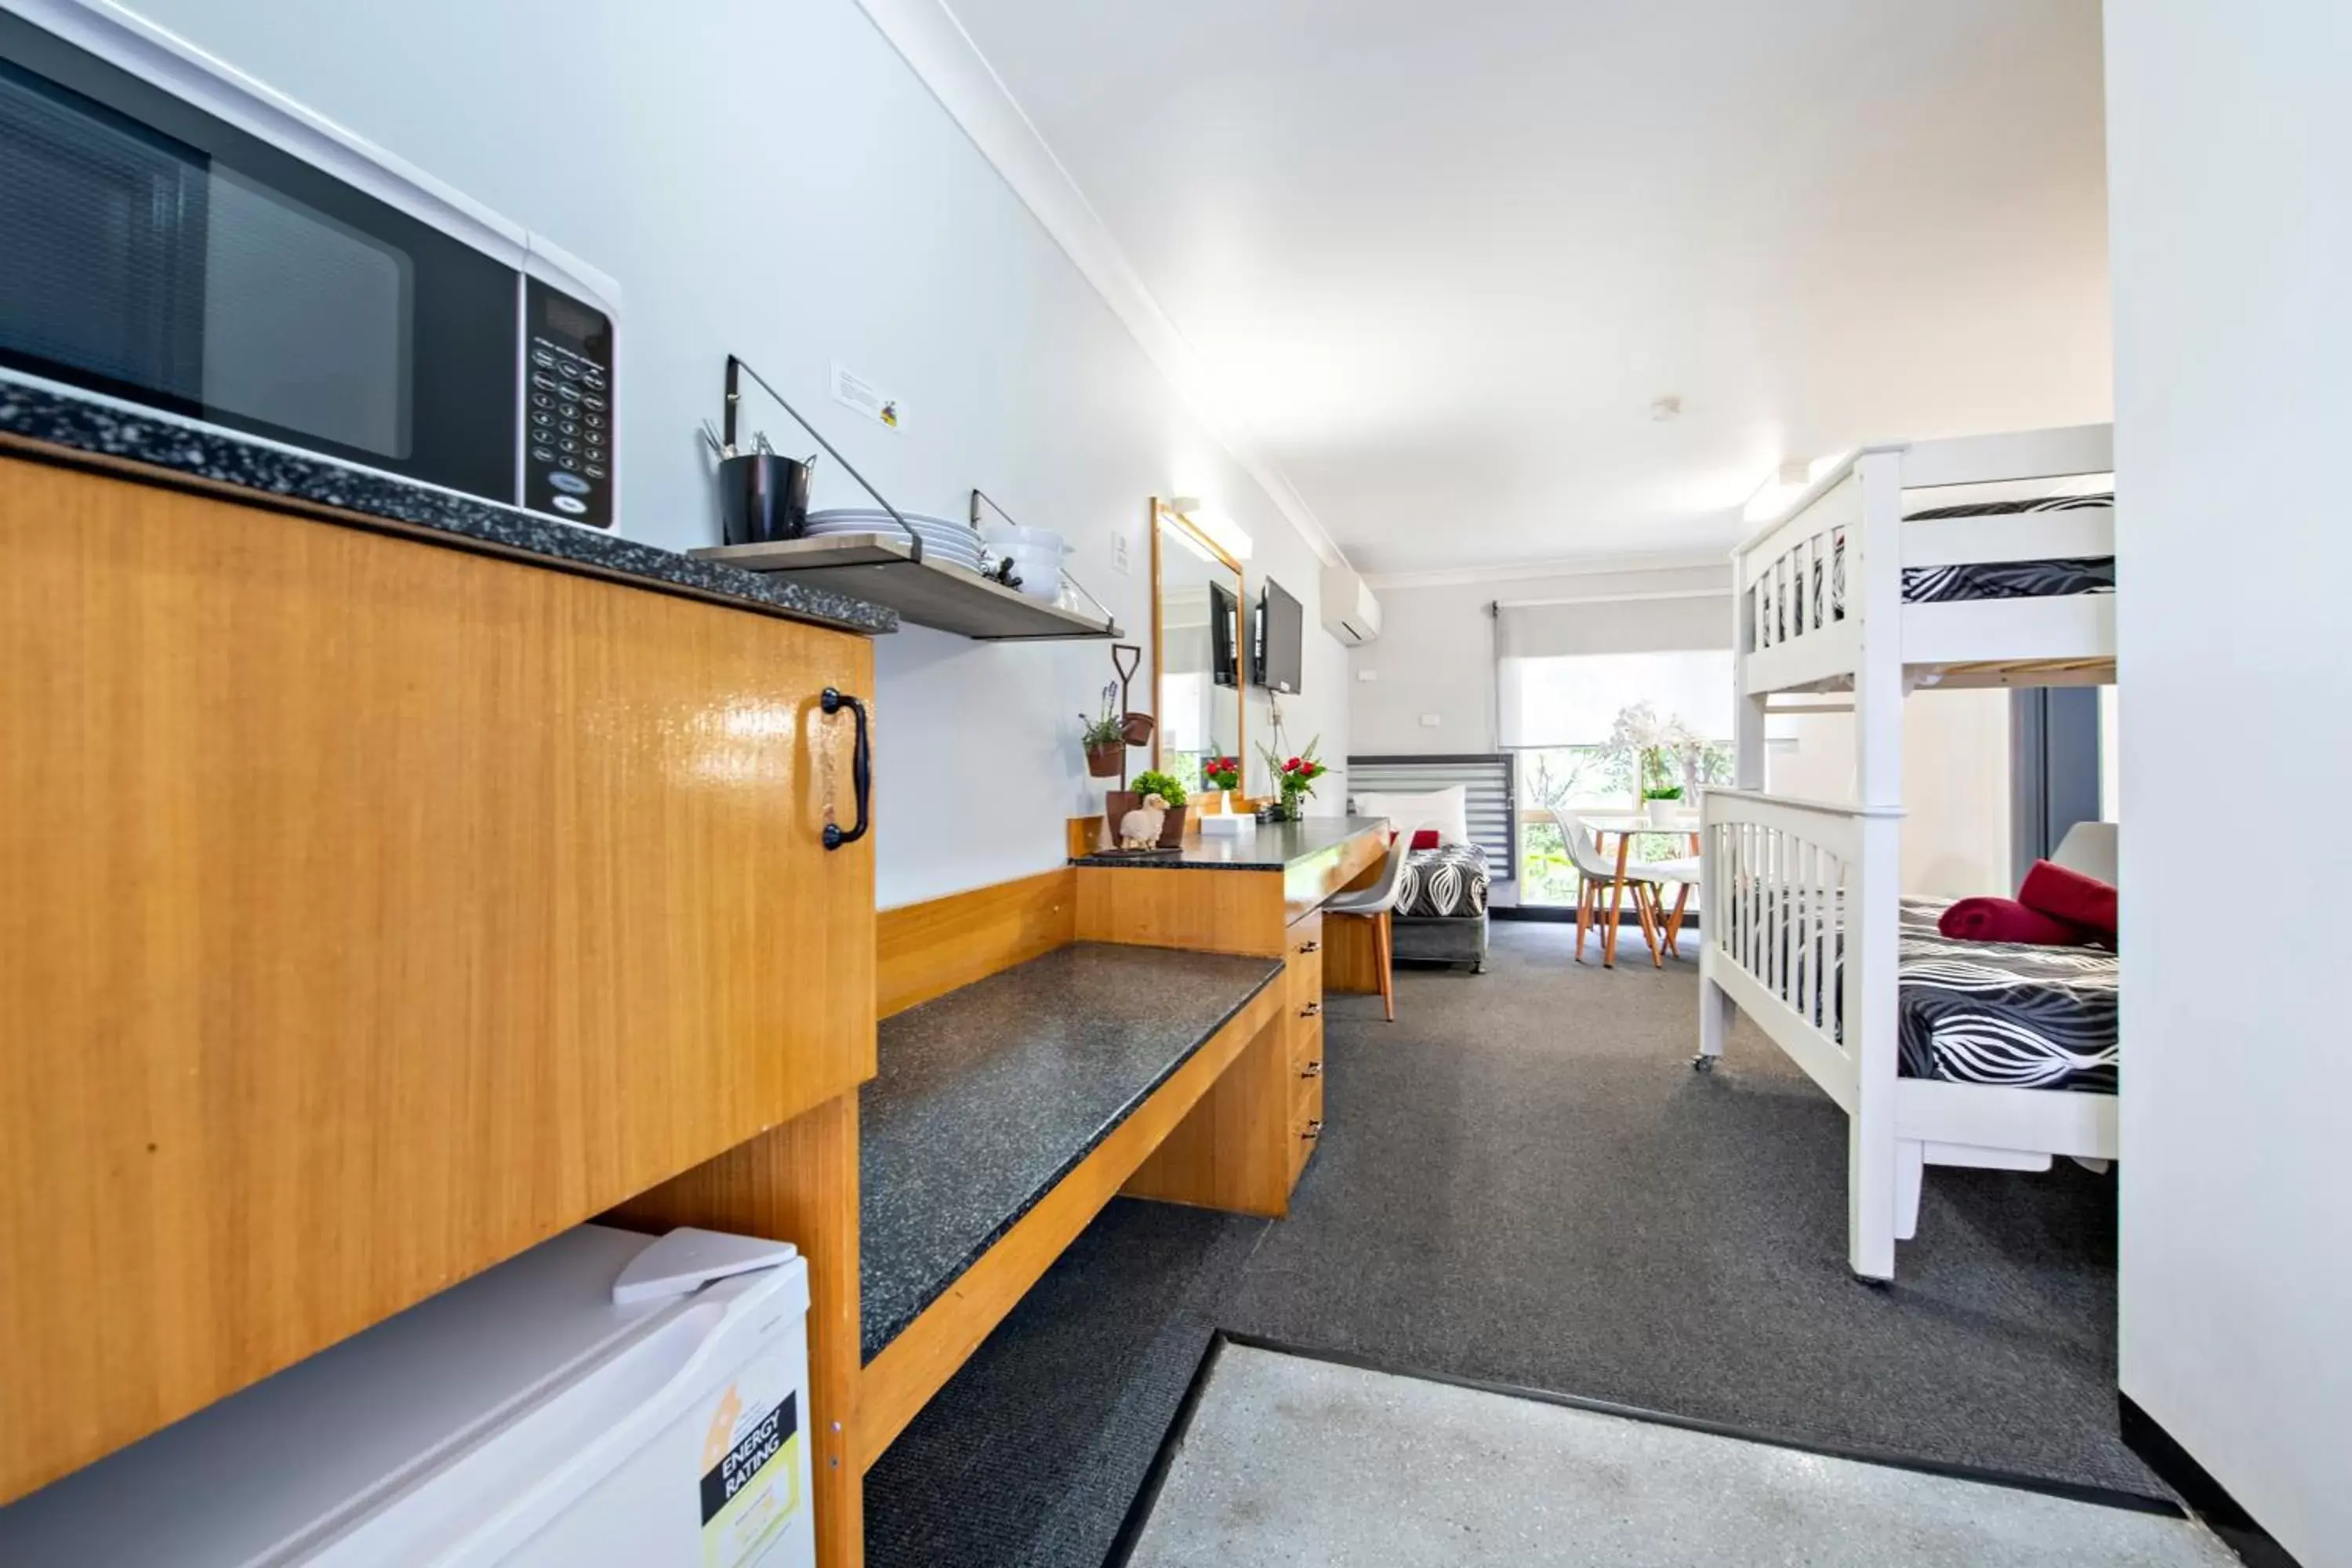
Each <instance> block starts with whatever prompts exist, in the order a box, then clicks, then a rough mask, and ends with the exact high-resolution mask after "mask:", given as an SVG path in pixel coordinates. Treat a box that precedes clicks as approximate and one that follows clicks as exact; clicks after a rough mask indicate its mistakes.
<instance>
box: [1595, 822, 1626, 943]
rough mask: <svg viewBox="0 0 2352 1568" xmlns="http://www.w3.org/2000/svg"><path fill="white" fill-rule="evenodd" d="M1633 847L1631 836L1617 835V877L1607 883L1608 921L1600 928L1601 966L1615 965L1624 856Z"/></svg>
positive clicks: (1622, 899)
mask: <svg viewBox="0 0 2352 1568" xmlns="http://www.w3.org/2000/svg"><path fill="white" fill-rule="evenodd" d="M1632 849H1633V835H1632V834H1630V833H1620V834H1619V835H1618V836H1617V879H1616V880H1615V881H1614V882H1612V883H1611V884H1610V885H1609V909H1608V911H1607V912H1608V916H1609V921H1608V923H1607V924H1606V925H1604V926H1602V927H1601V967H1602V968H1603V969H1614V968H1616V967H1617V922H1618V918H1619V916H1620V915H1621V913H1622V911H1623V910H1624V908H1625V857H1626V855H1627V854H1629V853H1630V852H1631V851H1632Z"/></svg>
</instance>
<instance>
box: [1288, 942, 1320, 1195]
mask: <svg viewBox="0 0 2352 1568" xmlns="http://www.w3.org/2000/svg"><path fill="white" fill-rule="evenodd" d="M1284 963H1285V971H1286V973H1285V979H1286V982H1287V991H1288V997H1287V999H1288V1003H1289V1006H1288V1008H1287V1009H1286V1023H1285V1027H1286V1030H1287V1032H1288V1035H1289V1050H1288V1058H1289V1085H1290V1096H1289V1098H1290V1120H1289V1126H1290V1184H1291V1185H1293V1186H1297V1184H1298V1178H1299V1176H1300V1175H1301V1174H1302V1173H1304V1172H1305V1171H1306V1169H1307V1161H1308V1160H1310V1159H1312V1158H1314V1155H1315V1149H1316V1144H1317V1142H1318V1140H1319V1139H1320V1138H1321V1137H1322V1134H1323V916H1322V913H1321V911H1320V910H1317V911H1314V912H1311V913H1308V914H1306V915H1302V916H1300V917H1299V918H1298V919H1297V920H1295V921H1291V922H1290V926H1289V930H1288V933H1287V941H1286V947H1285V951H1284Z"/></svg>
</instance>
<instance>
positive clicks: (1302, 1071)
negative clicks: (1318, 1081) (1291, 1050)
mask: <svg viewBox="0 0 2352 1568" xmlns="http://www.w3.org/2000/svg"><path fill="white" fill-rule="evenodd" d="M1298 1076H1299V1077H1300V1078H1321V1077H1322V1076H1323V1064H1322V1063H1321V1062H1308V1063H1307V1065H1306V1066H1305V1067H1303V1068H1299V1069H1298Z"/></svg>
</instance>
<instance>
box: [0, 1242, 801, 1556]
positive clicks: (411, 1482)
mask: <svg viewBox="0 0 2352 1568" xmlns="http://www.w3.org/2000/svg"><path fill="white" fill-rule="evenodd" d="M807 1313H808V1269H807V1264H806V1262H805V1260H803V1259H802V1258H799V1257H797V1256H795V1255H794V1252H793V1247H792V1246H791V1245H790V1244H789V1243H781V1242H770V1241H756V1240H752V1239H751V1238H749V1237H735V1236H724V1235H719V1234H717V1233H715V1232H710V1231H699V1230H677V1231H672V1232H671V1233H670V1234H669V1235H668V1236H666V1237H659V1238H656V1237H645V1236H638V1235H635V1234H634V1233H632V1232H629V1231H625V1230H614V1229H610V1228H608V1227H606V1226H593V1225H589V1226H580V1227H579V1228H578V1229H576V1230H572V1231H568V1232H566V1233H564V1234H563V1235H562V1236H559V1237H555V1238H554V1239H553V1240H551V1241H549V1242H546V1243H544V1244H542V1245H541V1246H539V1247H534V1248H532V1249H531V1250H530V1251H529V1252H526V1253H524V1254H522V1255H521V1256H520V1257H519V1258H512V1259H510V1260H509V1261H508V1262H506V1263H502V1264H500V1265H499V1266H498V1267H497V1268H492V1269H490V1270H488V1272H487V1273H484V1274H480V1275H478V1276H476V1277H475V1278H474V1279H468V1280H467V1281H466V1282H465V1283H463V1284H461V1285H457V1286H455V1287H453V1288H452V1289H448V1290H446V1291H444V1292H442V1293H441V1294H440V1295H438V1296H436V1297H434V1298H432V1299H431V1300H427V1301H424V1302H422V1303H420V1304H418V1305H417V1306H415V1307H412V1308H410V1309H409V1310H407V1311H405V1312H403V1313H401V1314H400V1315H399V1316H398V1317H395V1318H393V1319H391V1320H389V1321H385V1322H383V1323H380V1324H378V1325H376V1326H375V1327H374V1328H373V1329H370V1330H368V1331H365V1332H364V1333H361V1334H358V1335H356V1336H354V1337H353V1338H352V1339H349V1340H346V1341H345V1342H342V1343H341V1344H339V1345H336V1346H334V1347H333V1348H332V1349H330V1350H327V1351H324V1352H320V1354H318V1355H316V1356H313V1357H311V1358H310V1360H308V1361H305V1362H301V1363H298V1364H296V1365H294V1366H291V1367H289V1368H288V1369H287V1370H285V1371H284V1372H281V1373H278V1375H276V1376H275V1377H271V1378H269V1379H268V1380H266V1381H264V1382H262V1383H258V1384H255V1385H254V1386H252V1387H251V1388H248V1389H246V1390H244V1391H243V1392H242V1393H239V1394H235V1395H233V1396H231V1397H230V1398H228V1399H225V1400H223V1401H221V1402H220V1403H219V1404H217V1405H212V1406H210V1407H208V1408H206V1409H205V1410H201V1411H199V1412H197V1413H196V1414H195V1415H191V1416H189V1417H188V1418H187V1419H186V1420H184V1421H181V1422H179V1423H177V1424H176V1425H174V1426H169V1427H166V1428H165V1429H164V1430H163V1431H161V1432H158V1433H156V1434H155V1435H154V1436H151V1437H149V1438H147V1439H145V1440H144V1441H142V1442H140V1443H137V1444H134V1445H132V1446H131V1447H128V1448H125V1449H123V1450H121V1452H120V1453H117V1454H114V1455H112V1456H110V1457H109V1458H105V1459H102V1460H100V1462H99V1463H97V1464H95V1465H92V1466H90V1467H89V1468H86V1469H83V1470H79V1471H77V1472H75V1473H74V1474H72V1475H70V1476H68V1477H66V1478H65V1479H62V1480H59V1481H57V1482H55V1483H53V1484H52V1485H50V1486H48V1487H47V1488H44V1489H42V1490H40V1491H37V1492H35V1493H34V1494H33V1495H32V1496H30V1497H27V1498H25V1499H22V1500H19V1501H17V1502H16V1503H14V1504H12V1505H11V1506H9V1507H8V1508H5V1509H0V1565H5V1568H64V1565H67V1564H71V1565H73V1568H116V1565H121V1568H166V1565H168V1568H263V1565H264V1564H267V1565H269V1568H278V1565H280V1564H302V1565H304V1568H422V1565H424V1564H436V1565H443V1568H458V1565H461V1564H462V1565H466V1568H476V1565H479V1568H488V1565H489V1564H493V1563H495V1564H499V1565H500V1568H605V1565H608V1564H609V1565H611V1568H672V1565H675V1568H753V1565H757V1568H812V1565H813V1564H814V1562H815V1558H816V1546H815V1534H814V1526H813V1523H812V1521H811V1517H810V1496H809V1437H808V1435H807V1426H808V1350H807V1338H806V1332H805V1327H806V1318H807Z"/></svg>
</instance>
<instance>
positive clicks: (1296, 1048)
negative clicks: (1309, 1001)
mask: <svg viewBox="0 0 2352 1568" xmlns="http://www.w3.org/2000/svg"><path fill="white" fill-rule="evenodd" d="M1309 1064H1312V1066H1313V1068H1314V1072H1313V1073H1312V1074H1309V1073H1308V1072H1307V1068H1308V1066H1309ZM1290 1070H1291V1071H1292V1072H1294V1073H1297V1074H1298V1075H1300V1076H1302V1077H1309V1076H1316V1077H1319V1076H1320V1075H1321V1073H1322V1071H1323V1020H1322V1018H1321V1017H1319V1016H1318V1017H1313V1018H1297V1017H1294V1018H1292V1019H1291V1020H1290Z"/></svg>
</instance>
